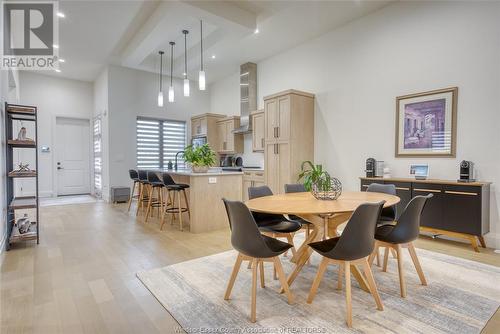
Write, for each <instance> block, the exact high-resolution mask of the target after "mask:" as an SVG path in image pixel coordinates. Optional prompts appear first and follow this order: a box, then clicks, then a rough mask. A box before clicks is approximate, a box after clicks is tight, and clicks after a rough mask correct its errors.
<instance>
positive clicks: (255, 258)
mask: <svg viewBox="0 0 500 334" xmlns="http://www.w3.org/2000/svg"><path fill="white" fill-rule="evenodd" d="M223 201H224V205H225V207H226V212H227V216H228V219H229V227H230V229H231V244H232V246H233V248H234V249H235V250H236V251H237V252H238V256H237V257H236V263H235V264H234V267H233V270H232V273H231V277H230V279H229V283H228V285H227V289H226V293H225V295H224V299H225V300H228V299H229V298H230V296H231V291H232V289H233V286H234V282H235V280H236V276H237V275H238V272H239V270H240V267H241V262H242V261H246V260H247V261H250V262H251V263H252V302H251V314H250V320H251V322H255V321H256V318H257V317H256V304H257V301H256V298H257V268H258V267H259V268H260V269H259V271H260V283H261V286H262V287H265V282H264V264H263V263H264V262H271V263H273V265H274V267H275V268H276V271H277V273H278V277H279V280H280V283H281V287H282V289H283V290H284V292H285V294H286V296H287V299H288V303H289V304H291V303H293V295H292V293H291V292H290V288H289V286H288V283H287V279H286V276H285V272H284V271H283V266H282V265H281V261H280V259H279V256H280V255H281V254H283V253H284V252H286V251H287V250H288V249H290V248H291V247H292V245H290V244H288V243H286V242H283V241H280V240H278V239H275V238H271V237H268V236H266V235H262V234H261V233H260V231H259V228H258V227H257V223H256V222H255V219H254V218H253V216H252V213H251V212H250V210H249V209H248V208H247V206H246V205H245V204H244V203H242V202H239V201H229V200H226V199H223Z"/></svg>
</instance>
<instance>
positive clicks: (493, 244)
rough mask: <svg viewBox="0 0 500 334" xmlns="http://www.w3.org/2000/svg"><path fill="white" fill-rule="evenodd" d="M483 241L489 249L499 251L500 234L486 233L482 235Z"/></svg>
mask: <svg viewBox="0 0 500 334" xmlns="http://www.w3.org/2000/svg"><path fill="white" fill-rule="evenodd" d="M484 241H485V242H486V246H488V247H489V248H494V249H500V234H499V233H491V232H490V233H488V234H485V235H484Z"/></svg>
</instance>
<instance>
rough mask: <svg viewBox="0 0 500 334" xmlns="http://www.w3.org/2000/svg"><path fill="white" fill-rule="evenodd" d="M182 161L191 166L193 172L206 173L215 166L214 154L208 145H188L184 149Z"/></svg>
mask: <svg viewBox="0 0 500 334" xmlns="http://www.w3.org/2000/svg"><path fill="white" fill-rule="evenodd" d="M184 160H185V161H186V162H187V163H188V164H189V165H191V168H192V169H193V172H195V173H206V172H207V171H208V169H209V168H210V166H213V165H214V164H215V152H214V151H213V150H212V149H211V148H210V145H208V144H203V145H201V146H196V147H195V146H193V145H189V146H187V147H186V148H185V149H184Z"/></svg>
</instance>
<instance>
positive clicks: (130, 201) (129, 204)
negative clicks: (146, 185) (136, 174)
mask: <svg viewBox="0 0 500 334" xmlns="http://www.w3.org/2000/svg"><path fill="white" fill-rule="evenodd" d="M136 183H137V182H135V181H134V184H133V185H132V193H131V194H130V198H129V199H128V209H127V212H130V206H131V205H132V199H133V198H134V192H135V184H136Z"/></svg>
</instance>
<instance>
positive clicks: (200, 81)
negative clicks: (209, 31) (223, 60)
mask: <svg viewBox="0 0 500 334" xmlns="http://www.w3.org/2000/svg"><path fill="white" fill-rule="evenodd" d="M200 53H201V57H200V59H201V64H200V65H201V66H200V73H199V76H198V87H199V88H200V90H205V71H204V70H203V21H202V20H200Z"/></svg>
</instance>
